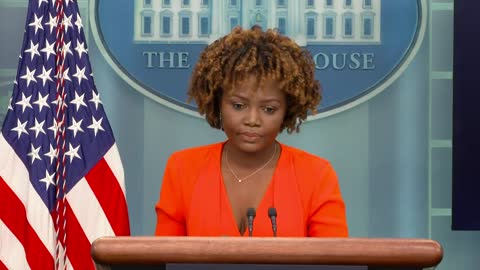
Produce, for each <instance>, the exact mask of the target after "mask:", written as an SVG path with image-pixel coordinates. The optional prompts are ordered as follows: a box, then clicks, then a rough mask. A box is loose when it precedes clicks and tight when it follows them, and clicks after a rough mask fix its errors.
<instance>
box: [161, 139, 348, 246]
mask: <svg viewBox="0 0 480 270" xmlns="http://www.w3.org/2000/svg"><path fill="white" fill-rule="evenodd" d="M224 143H225V142H223V143H217V144H212V145H207V146H201V147H196V148H190V149H186V150H182V151H179V152H176V153H174V154H172V156H171V157H170V158H169V160H168V162H167V166H166V169H165V174H164V177H163V184H162V188H161V192H160V200H159V202H158V203H157V204H156V206H155V209H156V213H157V226H156V229H155V235H162V236H187V235H188V236H242V235H240V232H239V231H238V227H237V225H236V223H235V219H234V217H233V212H232V210H231V208H230V202H229V200H228V197H227V193H226V190H225V187H224V184H223V177H222V173H221V168H220V166H221V164H220V162H221V155H222V148H223V145H224ZM280 146H281V149H282V151H281V154H280V158H279V160H278V162H277V167H276V168H275V171H274V174H273V178H272V181H271V182H270V184H269V186H268V188H267V191H266V192H265V195H264V197H263V198H262V201H261V202H260V205H259V206H258V208H257V209H256V217H255V219H254V226H253V236H264V237H268V236H273V232H272V225H271V222H270V218H269V217H268V208H269V207H275V208H276V210H277V236H292V237H302V236H319V237H322V236H323V237H346V236H348V229H347V222H346V217H345V204H344V202H343V199H342V196H341V193H340V188H339V185H338V180H337V176H336V174H335V171H334V170H333V168H332V166H331V165H330V163H329V162H328V161H327V160H325V159H322V158H319V157H317V156H314V155H312V154H309V153H307V152H304V151H302V150H299V149H295V148H293V147H289V146H286V145H283V144H280ZM243 236H248V233H245V234H244V235H243Z"/></svg>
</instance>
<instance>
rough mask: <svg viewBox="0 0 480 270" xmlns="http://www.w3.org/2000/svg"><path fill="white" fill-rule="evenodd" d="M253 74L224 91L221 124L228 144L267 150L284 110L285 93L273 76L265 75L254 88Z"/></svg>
mask: <svg viewBox="0 0 480 270" xmlns="http://www.w3.org/2000/svg"><path fill="white" fill-rule="evenodd" d="M257 87H260V86H257V81H256V77H255V76H254V75H251V76H248V77H247V78H246V79H245V80H244V81H243V82H240V83H238V84H237V85H235V86H234V88H233V91H231V92H230V93H228V92H225V94H224V95H223V96H222V99H221V113H222V124H223V129H224V131H225V134H226V135H227V137H228V139H229V143H230V144H231V145H230V146H231V147H234V148H236V150H239V151H243V152H250V153H254V152H258V151H262V150H267V149H268V147H269V146H271V145H272V143H273V142H274V141H275V139H276V137H277V135H278V133H279V132H280V127H281V126H282V122H283V119H284V117H285V112H286V97H285V93H284V92H282V91H281V89H280V85H279V83H278V82H277V81H276V80H272V79H268V78H267V79H266V80H265V82H264V84H263V86H262V87H261V88H258V89H256V88H257Z"/></svg>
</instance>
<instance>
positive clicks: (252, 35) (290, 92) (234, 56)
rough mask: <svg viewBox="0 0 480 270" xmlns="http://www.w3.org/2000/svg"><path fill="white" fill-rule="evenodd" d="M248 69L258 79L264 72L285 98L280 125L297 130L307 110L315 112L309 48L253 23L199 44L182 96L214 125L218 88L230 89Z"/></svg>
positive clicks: (318, 90) (220, 90)
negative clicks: (189, 77)
mask: <svg viewBox="0 0 480 270" xmlns="http://www.w3.org/2000/svg"><path fill="white" fill-rule="evenodd" d="M250 75H255V76H256V77H257V83H259V84H260V85H262V84H263V82H264V80H265V78H267V77H268V78H272V79H275V80H277V81H278V82H279V83H280V85H281V91H283V92H284V93H285V95H286V100H287V108H286V113H285V117H284V119H283V123H282V125H281V128H280V131H283V130H284V129H287V132H288V133H292V132H294V131H296V132H298V131H299V127H300V125H301V124H302V122H303V121H304V120H305V119H306V118H307V116H308V113H309V112H310V113H316V111H317V106H318V104H319V103H320V100H321V98H322V96H321V87H320V83H319V82H318V81H317V80H315V64H314V62H313V59H312V57H311V55H310V53H309V52H308V51H307V50H306V49H302V48H301V47H300V46H298V45H297V44H296V43H295V42H294V41H292V40H291V39H290V38H288V37H287V36H284V35H281V34H279V33H278V32H277V31H276V30H271V29H269V30H267V31H263V30H262V28H261V27H259V26H254V27H252V28H251V29H250V30H244V29H242V28H241V27H239V26H237V27H235V28H234V29H233V30H232V31H231V32H230V34H228V35H226V36H224V37H222V38H220V39H218V40H216V41H215V42H213V43H212V44H210V45H209V46H208V47H207V48H205V50H204V51H203V52H202V54H201V55H200V59H199V61H198V62H197V64H196V66H195V68H194V70H193V73H192V77H191V81H190V85H189V89H188V101H189V102H190V101H191V100H192V99H193V100H195V102H196V104H197V106H198V111H199V113H200V114H201V115H205V118H206V120H207V122H208V123H209V124H210V126H212V127H214V128H218V129H220V128H221V123H220V119H219V118H220V100H221V97H222V95H223V93H224V90H226V91H231V90H232V89H233V86H234V85H236V84H237V83H238V82H242V81H243V80H244V79H245V78H246V77H247V76H250Z"/></svg>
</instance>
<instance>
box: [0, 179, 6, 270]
mask: <svg viewBox="0 0 480 270" xmlns="http://www.w3.org/2000/svg"><path fill="white" fill-rule="evenodd" d="M2 181H3V180H2ZM0 270H8V268H7V267H6V266H5V265H4V264H3V262H2V261H0Z"/></svg>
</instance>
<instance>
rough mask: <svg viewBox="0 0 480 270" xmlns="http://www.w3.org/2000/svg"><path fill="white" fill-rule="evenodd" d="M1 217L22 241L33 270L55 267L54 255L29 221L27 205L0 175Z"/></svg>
mask: <svg viewBox="0 0 480 270" xmlns="http://www.w3.org/2000/svg"><path fill="white" fill-rule="evenodd" d="M0 194H1V196H0V205H2V207H0V219H2V221H3V223H5V225H6V226H7V227H8V228H9V230H10V231H11V232H12V234H13V235H15V237H16V238H17V239H18V240H19V241H20V242H21V243H22V245H23V247H24V249H25V254H26V257H27V261H28V264H29V266H30V268H31V269H32V270H35V269H53V257H52V255H51V254H50V252H49V251H48V250H47V248H46V247H45V245H44V244H43V242H42V241H41V240H40V238H39V237H38V236H37V234H36V233H35V231H34V230H33V228H32V226H31V225H30V224H29V223H28V220H27V213H26V211H25V206H24V205H23V203H22V202H21V201H20V200H19V199H18V197H17V196H16V195H15V193H14V192H13V190H12V189H10V187H9V186H8V185H7V183H6V182H5V181H4V179H3V178H2V177H1V176H0Z"/></svg>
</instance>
